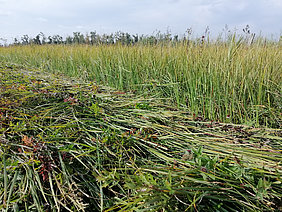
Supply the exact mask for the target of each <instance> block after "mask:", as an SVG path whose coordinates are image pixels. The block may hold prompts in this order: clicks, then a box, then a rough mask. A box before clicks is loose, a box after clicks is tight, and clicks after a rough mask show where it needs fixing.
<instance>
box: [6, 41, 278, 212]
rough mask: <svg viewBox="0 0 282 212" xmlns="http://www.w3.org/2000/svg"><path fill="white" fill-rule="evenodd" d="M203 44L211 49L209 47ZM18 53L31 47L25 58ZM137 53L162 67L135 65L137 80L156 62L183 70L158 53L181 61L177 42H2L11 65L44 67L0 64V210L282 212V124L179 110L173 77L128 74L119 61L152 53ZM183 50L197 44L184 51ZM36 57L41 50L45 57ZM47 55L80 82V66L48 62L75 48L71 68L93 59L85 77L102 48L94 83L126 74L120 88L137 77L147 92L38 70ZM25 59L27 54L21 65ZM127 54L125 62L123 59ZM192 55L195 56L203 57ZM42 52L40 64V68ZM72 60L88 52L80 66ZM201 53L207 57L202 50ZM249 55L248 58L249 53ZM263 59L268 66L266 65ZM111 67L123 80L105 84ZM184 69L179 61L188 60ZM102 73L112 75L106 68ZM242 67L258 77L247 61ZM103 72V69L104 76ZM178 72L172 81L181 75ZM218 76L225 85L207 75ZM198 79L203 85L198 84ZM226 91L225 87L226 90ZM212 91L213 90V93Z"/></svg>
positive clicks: (123, 64) (166, 70) (126, 85)
mask: <svg viewBox="0 0 282 212" xmlns="http://www.w3.org/2000/svg"><path fill="white" fill-rule="evenodd" d="M177 48H180V47H177ZM205 48H211V50H212V49H213V48H215V47H205ZM271 48H274V47H271ZM274 49H275V48H274ZM12 50H13V51H12ZM23 50H24V51H25V52H26V53H25V54H24V55H23V54H22V55H20V52H23ZM54 50H56V51H54ZM63 50H64V51H63ZM71 50H72V51H73V52H72V53H71V52H70V51H71ZM98 50H99V51H98ZM133 50H134V51H136V54H137V55H138V54H141V53H142V54H141V55H142V57H146V58H147V60H149V61H152V62H153V61H154V62H156V63H157V62H159V63H160V64H152V66H151V69H148V70H143V72H141V70H142V69H141V68H140V69H139V71H140V72H141V73H143V74H144V76H146V74H148V77H149V75H150V77H151V75H154V74H156V75H157V74H158V72H159V71H161V69H159V70H158V69H154V68H156V67H161V64H162V63H163V69H162V71H163V73H164V74H165V73H166V74H168V73H170V75H167V76H171V77H176V76H180V75H178V72H177V71H179V69H175V71H176V72H175V74H174V75H173V73H172V71H174V69H173V68H172V67H171V68H169V69H166V68H165V67H166V66H168V65H172V64H170V63H169V57H168V56H167V60H168V61H167V62H164V60H165V59H164V58H166V57H165V54H168V53H169V55H171V56H172V57H173V58H175V57H176V56H175V55H173V54H172V52H173V51H175V53H177V52H178V51H179V50H180V49H176V47H173V48H172V47H170V48H169V52H168V49H166V48H165V50H163V51H164V52H165V53H164V55H161V54H160V52H161V51H162V50H161V48H160V47H159V48H157V49H153V48H151V47H121V46H120V47H118V48H117V47H115V48H114V47H91V48H90V47H86V46H76V47H68V46H58V47H57V46H44V47H33V46H29V47H20V48H14V47H13V48H11V49H9V48H5V49H1V52H4V51H5V52H6V53H5V54H4V53H1V55H5V56H2V57H1V58H2V59H5V58H8V56H7V55H13V54H14V56H10V59H9V60H10V61H13V62H17V63H22V64H29V65H31V66H39V65H40V63H41V65H42V67H41V69H31V68H28V67H27V66H15V65H5V64H2V65H1V68H0V79H1V80H0V145H1V148H0V158H1V160H0V170H1V172H0V210H3V211H47V210H48V211H59V210H62V211H89V210H92V211H254V210H255V211H275V210H276V211H279V210H281V199H282V189H281V174H282V168H281V161H282V156H281V130H279V129H269V128H266V127H264V128H253V127H250V126H244V125H236V124H227V123H219V122H214V121H213V122H212V121H201V120H200V119H201V117H195V116H193V115H192V114H191V113H189V112H188V111H187V110H184V109H181V110H179V109H178V108H177V107H176V106H172V105H171V104H170V102H169V100H170V99H171V97H172V95H173V93H170V92H173V91H175V90H174V89H176V87H174V86H179V85H178V84H174V81H167V83H168V84H169V85H166V86H163V85H160V84H158V83H160V82H161V80H170V79H169V78H168V79H166V78H164V79H163V78H160V77H159V78H155V79H156V80H155V81H154V82H153V81H152V82H150V83H152V84H153V85H154V83H155V84H156V85H154V86H155V88H154V87H145V85H144V83H145V82H146V80H148V79H149V78H147V79H146V78H145V77H143V78H142V77H141V73H139V72H134V74H136V78H134V79H132V78H130V77H129V76H128V75H129V73H131V72H127V71H130V70H131V69H129V68H126V67H127V66H125V64H127V65H129V64H131V63H130V62H133V61H131V60H133V59H134V58H135V60H136V61H135V62H136V65H134V63H132V64H131V65H130V66H136V67H139V66H138V65H140V66H141V67H143V68H144V67H147V66H149V61H147V60H145V61H144V62H146V61H147V63H148V64H142V63H141V61H142V58H141V59H140V58H139V59H140V60H139V59H138V57H137V56H136V57H133V56H132V54H133V52H134V51H133ZM198 50H199V49H198ZM213 50H215V49H213ZM268 50H269V49H268ZM7 51H8V53H7ZM9 51H10V52H9ZM87 51H88V53H86V52H87ZM139 51H140V52H139ZM190 51H196V50H195V49H192V48H191V49H190ZM205 51H206V50H205V49H203V52H205ZM240 51H246V52H248V51H250V50H243V49H241V50H240ZM273 51H274V50H273ZM273 51H271V52H272V54H273ZM106 52H108V53H106ZM118 52H119V53H123V55H122V56H120V55H119V54H117V53H118ZM129 52H130V55H129V54H128V53H129ZM146 52H147V53H148V54H145V53H146ZM205 53H206V54H207V52H205ZM254 53H256V52H255V51H254ZM42 54H46V55H45V56H44V57H43V56H42ZM48 54H50V55H51V57H53V59H50V58H49V59H50V62H49V69H50V70H51V71H53V72H57V73H62V70H65V71H66V70H68V71H67V73H69V74H70V73H72V72H71V70H73V71H76V73H73V76H75V77H76V78H77V76H78V75H79V73H80V72H79V71H78V70H77V69H76V68H73V69H71V68H69V69H68V68H62V67H61V69H60V70H59V69H58V70H57V69H55V67H53V65H55V62H56V61H57V65H61V66H63V65H66V66H67V65H69V64H70V63H69V62H70V61H69V60H70V59H67V58H69V56H70V55H71V54H72V58H73V62H74V65H73V67H78V63H79V64H86V65H87V61H92V60H93V64H92V65H90V64H88V65H89V67H92V68H93V69H89V73H88V72H87V73H88V74H89V75H86V74H83V72H81V73H82V74H81V75H80V76H81V77H87V79H91V77H94V76H95V75H94V73H95V72H94V71H95V70H96V69H94V67H96V66H95V65H94V61H95V60H97V58H98V56H99V55H100V56H101V55H103V57H101V61H100V62H98V64H99V66H97V67H100V71H101V73H100V74H99V75H98V71H97V76H95V79H96V80H97V81H98V77H101V79H100V80H103V82H105V83H106V82H107V83H108V84H110V83H114V82H116V83H117V85H116V86H117V87H119V86H121V85H120V84H119V83H121V82H122V83H123V86H124V87H120V89H122V88H123V89H125V88H127V89H130V90H131V89H132V87H130V86H134V85H133V84H130V83H128V82H129V81H130V80H135V79H137V80H140V82H141V80H142V79H143V80H144V81H143V85H142V86H143V88H142V89H144V90H143V91H145V92H149V91H153V92H152V94H150V95H149V94H148V93H147V95H146V93H145V96H144V93H143V94H142V95H138V94H133V93H131V92H123V91H117V90H114V89H112V88H109V87H104V86H97V84H95V83H93V82H84V81H81V80H77V79H76V78H73V79H69V78H67V77H65V76H60V75H52V74H47V73H46V72H43V70H44V69H45V68H47V63H48V59H47V58H48ZM56 54H57V57H58V59H57V60H55V55H56ZM60 54H61V55H60ZM83 54H87V56H86V55H84V56H82V55H83ZM154 54H160V55H158V57H156V58H158V59H160V61H157V60H156V58H155V56H156V55H154ZM257 54H259V55H260V54H262V52H261V53H257ZM67 55H68V57H67ZM153 55H154V56H153ZM191 55H192V54H191ZM31 56H32V57H31ZM194 56H195V55H194ZM194 56H191V57H194ZM24 57H26V59H28V60H27V61H21V59H23V58H24ZM37 57H38V58H37ZM127 57H128V60H126V59H125V58H127ZM151 57H152V58H151ZM198 57H201V54H200V53H199V54H198ZM253 57H254V56H253ZM273 57H274V58H275V57H277V56H274V55H273ZM32 58H33V59H32ZM39 58H41V59H42V60H41V61H40V62H39V61H38V64H35V62H36V60H37V59H39ZM44 58H45V59H44ZM79 58H80V60H83V58H86V59H85V60H84V62H82V61H80V62H79ZM103 58H104V60H106V61H104V60H103ZM107 58H108V59H107ZM121 58H124V62H121V63H120V64H115V63H112V62H111V61H112V60H118V59H121ZM150 58H151V59H150ZM240 58H241V60H242V61H244V60H245V59H244V57H240ZM254 58H255V57H254ZM16 59H17V61H16ZM43 59H44V60H46V61H45V62H44V61H43ZM64 59H65V60H64ZM201 59H202V60H203V61H204V57H202V58H201ZM218 60H219V59H218ZM63 61H66V63H63ZM274 61H275V60H274V59H273V60H272V63H274ZM245 62H246V63H248V61H247V60H246V61H245ZM276 62H277V63H278V61H276ZM6 64H7V63H6ZM102 64H104V65H105V67H104V65H102ZM164 64H166V65H164ZM173 64H178V63H173ZM189 64H190V62H188V60H187V65H189ZM251 64H253V63H251ZM268 64H269V66H270V62H269V63H268ZM274 64H275V63H274ZM106 65H108V66H106ZM142 65H143V66H142ZM190 65H191V66H192V67H194V66H195V67H196V66H197V65H196V64H194V65H193V64H192V63H191V64H190ZM112 66H113V67H116V66H117V67H120V68H121V69H120V70H119V72H117V73H118V76H121V75H122V77H124V78H127V77H128V78H127V79H128V80H121V81H119V80H115V81H114V80H110V79H111V78H110V77H109V76H110V75H111V74H114V73H116V72H114V70H112V69H110V67H112ZM180 66H182V67H184V65H183V64H182V65H181V64H180ZM198 66H201V65H200V64H198ZM218 66H219V67H220V66H223V64H218ZM242 66H243V62H242ZM97 67H96V68H97ZM185 67H186V66H185ZM192 67H191V68H192ZM243 67H245V66H243ZM273 67H274V65H273ZM81 68H82V67H81ZM124 69H125V70H124ZM55 70H57V71H55ZM82 70H83V68H82ZM106 70H107V71H108V72H107V75H106V74H105V72H102V71H106ZM152 70H154V71H152ZM187 70H192V69H186V71H187ZM197 70H199V71H202V73H201V74H204V73H207V72H204V70H206V68H204V67H202V68H199V69H197ZM207 70H209V69H207ZM232 70H233V69H232ZM264 70H265V71H266V70H268V69H266V68H265V69H264ZM91 71H93V73H91ZM221 71H222V72H223V70H221ZM224 71H225V70H224ZM233 71H234V70H233ZM238 71H239V70H238ZM124 72H126V73H128V74H125V73H124ZM217 72H220V71H219V70H217ZM249 72H250V74H251V75H252V76H253V75H255V74H254V72H251V69H250V70H249ZM192 73H193V72H191V73H190V74H191V76H192ZM123 74H124V75H123ZM132 74H133V73H132ZM139 74H140V76H139ZM201 74H200V73H197V76H199V77H200V78H201V79H197V81H196V82H201V80H203V79H206V80H207V82H211V81H208V79H207V78H205V77H204V76H201ZM210 74H213V73H210ZM226 75H227V73H226ZM103 76H107V77H105V78H104V79H102V77H103ZM137 76H139V77H140V78H138V77H137ZM159 76H162V75H159ZM224 76H225V74H224ZM225 77H226V76H225ZM253 77H255V76H253ZM258 77H259V76H258ZM268 77H270V76H268ZM259 78H260V77H259ZM92 79H93V78H92ZM117 79H120V78H118V77H117ZM274 79H275V78H273V80H274ZM107 80H108V81H107ZM174 80H175V82H176V81H178V80H180V78H175V79H174ZM186 80H189V78H187V79H186ZM198 80H199V81H198ZM215 80H216V82H217V83H223V82H222V80H219V79H217V78H213V81H215ZM117 81H118V82H117ZM99 82H101V81H99ZM196 82H195V83H196ZM250 82H251V81H250ZM146 83H149V82H146ZM253 83H254V82H253ZM137 84H140V83H139V82H138V83H136V85H137ZM141 84H142V83H141ZM229 84H233V83H232V81H231V80H230V81H229V82H228V83H227V82H226V86H228V85H229ZM213 85H214V84H213ZM170 86H172V87H170ZM186 86H188V84H186ZM191 86H192V85H191ZM197 86H198V88H199V89H204V88H205V87H204V85H203V84H201V86H200V85H198V84H197ZM207 86H208V84H207ZM245 86H247V87H249V86H250V85H245ZM192 87H193V86H192ZM170 88H171V90H170ZM271 88H272V89H274V88H275V86H273V87H271ZM140 89H141V88H140ZM218 89H219V88H218ZM226 89H227V88H226ZM263 89H264V88H263V86H262V88H260V89H258V90H261V91H257V90H256V89H253V90H252V95H255V93H256V92H258V93H261V94H260V96H263V95H262V93H263V92H262V90H263ZM222 90H223V91H222V92H224V91H225V90H224V88H223V89H222ZM164 91H165V92H164ZM196 91H197V90H194V92H196ZM201 91H203V90H201ZM139 92H141V90H139ZM178 92H179V96H181V95H184V93H182V91H181V90H180V89H179V90H178ZM197 92H200V91H197ZM214 92H215V93H216V94H220V91H219V90H218V91H214ZM137 93H138V92H137ZM181 93H182V94H181ZM153 95H155V96H153ZM195 95H198V94H195ZM215 98H217V97H215ZM218 98H219V97H218ZM228 98H229V96H226V97H225V101H226V104H227V105H229V104H231V105H232V102H228ZM238 98H239V97H238ZM240 98H241V97H240ZM175 100H176V99H175ZM179 101H180V102H181V98H180V99H179ZM203 101H204V100H203ZM254 101H255V98H254ZM276 101H278V100H277V99H276ZM164 102H166V104H165V103H164ZM180 102H179V104H181V103H180ZM274 102H275V101H273V102H270V103H271V105H270V106H269V107H274V106H273V104H274ZM233 104H234V105H236V104H235V103H233ZM234 107H235V106H234Z"/></svg>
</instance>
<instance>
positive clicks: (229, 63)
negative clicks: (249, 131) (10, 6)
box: [0, 36, 282, 128]
mask: <svg viewBox="0 0 282 212" xmlns="http://www.w3.org/2000/svg"><path fill="white" fill-rule="evenodd" d="M281 52H282V51H281V44H280V43H278V42H277V43H275V42H271V43H268V42H262V40H258V41H257V42H254V43H252V44H251V45H249V44H247V43H246V42H244V40H243V39H241V38H236V37H235V36H234V37H233V39H230V40H229V41H228V42H214V43H212V42H208V41H205V40H201V41H189V40H187V41H185V42H184V41H183V42H177V43H173V42H172V43H170V42H169V43H160V44H157V45H141V44H136V45H129V46H128V45H121V44H119V43H117V44H112V45H105V44H103V45H96V46H90V45H43V46H32V45H28V46H11V47H7V48H1V49H0V60H1V61H9V62H13V63H18V64H25V65H28V66H32V67H37V68H40V69H42V70H44V71H49V72H51V73H62V74H64V75H67V76H72V77H77V78H80V79H83V80H85V81H90V82H91V81H92V82H97V83H98V84H103V85H108V86H111V87H115V88H117V89H119V90H123V91H134V92H136V93H139V94H146V93H149V94H150V95H153V96H155V97H160V98H167V99H169V101H171V102H172V104H174V105H177V106H178V107H186V108H188V109H189V111H191V112H192V113H194V114H195V117H199V116H200V117H203V118H204V119H209V120H215V121H224V122H232V123H241V124H242V123H245V124H248V125H252V126H259V125H264V126H268V127H276V128H277V127H280V126H281V105H282V101H281V99H282V98H281V82H282V79H281V66H282V62H281V61H282V57H281ZM166 101H167V100H166Z"/></svg>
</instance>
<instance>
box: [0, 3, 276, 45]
mask: <svg viewBox="0 0 282 212" xmlns="http://www.w3.org/2000/svg"><path fill="white" fill-rule="evenodd" d="M247 24H248V25H250V29H251V31H252V32H256V33H260V32H262V33H263V34H264V35H267V36H271V35H273V36H274V37H277V38H278V37H279V36H280V35H281V32H282V0H0V26H1V30H0V38H6V39H9V40H10V39H11V38H12V37H18V38H19V37H20V36H22V35H24V34H28V35H30V36H32V37H34V36H35V35H36V34H38V33H39V32H43V33H44V34H46V35H54V34H60V35H63V36H66V35H71V34H72V32H77V31H79V32H83V33H86V32H91V31H97V32H98V33H111V32H116V31H123V32H129V33H138V34H152V33H153V32H154V31H156V30H160V31H162V32H166V31H167V29H169V30H170V31H171V32H172V34H175V33H177V34H183V33H185V31H186V29H187V28H190V27H192V29H193V32H194V35H195V36H197V35H200V34H201V33H203V32H204V30H205V28H206V27H207V26H209V28H210V32H211V34H212V35H218V34H219V33H220V32H222V30H223V29H224V27H225V25H228V27H229V29H230V30H232V31H234V30H235V29H237V30H238V31H239V32H242V29H243V28H244V27H245V26H246V25H247ZM0 42H1V41H0Z"/></svg>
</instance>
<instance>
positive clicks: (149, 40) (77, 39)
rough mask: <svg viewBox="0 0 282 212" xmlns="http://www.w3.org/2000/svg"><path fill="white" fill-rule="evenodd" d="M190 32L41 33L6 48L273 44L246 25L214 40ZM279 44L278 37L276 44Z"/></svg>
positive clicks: (15, 41)
mask: <svg viewBox="0 0 282 212" xmlns="http://www.w3.org/2000/svg"><path fill="white" fill-rule="evenodd" d="M192 34H193V33H192V29H191V28H189V29H187V31H186V32H185V33H184V34H183V35H181V36H179V35H173V34H171V33H170V32H169V31H167V32H166V33H162V32H160V31H159V32H157V33H155V34H153V35H138V34H129V33H127V32H121V31H118V32H116V33H111V34H101V35H100V34H98V33H97V32H96V31H93V32H90V33H86V34H83V33H81V32H73V34H72V35H69V36H66V37H65V38H64V37H63V36H61V35H52V36H50V35H49V36H47V35H45V34H44V33H42V32H40V33H39V34H38V35H36V36H35V37H30V36H28V35H23V36H22V37H21V38H20V39H18V38H14V41H13V42H12V44H10V45H45V44H67V45H71V44H88V45H100V44H106V45H112V44H122V45H135V44H144V45H157V44H168V43H169V44H175V43H180V42H182V43H185V44H186V43H190V42H192V43H194V44H203V43H210V42H216V43H229V41H231V40H232V39H234V36H235V37H236V40H240V42H244V43H246V44H248V45H250V44H253V43H254V42H258V41H259V42H263V43H266V42H275V41H273V40H268V39H266V38H264V37H261V36H256V34H255V33H252V32H251V31H250V27H249V25H247V26H246V27H245V28H244V29H243V30H242V33H241V34H240V33H238V32H237V33H234V32H231V31H230V30H228V29H226V30H225V31H224V32H223V33H221V34H219V36H217V37H216V38H214V39H210V31H209V28H207V29H206V30H205V32H204V33H203V34H202V35H200V36H199V37H196V38H195V37H193V35H192ZM281 41H282V37H281V36H280V40H279V42H281Z"/></svg>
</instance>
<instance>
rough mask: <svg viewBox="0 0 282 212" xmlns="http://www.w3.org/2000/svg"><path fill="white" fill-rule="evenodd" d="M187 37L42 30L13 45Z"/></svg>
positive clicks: (148, 41) (161, 40)
mask: <svg viewBox="0 0 282 212" xmlns="http://www.w3.org/2000/svg"><path fill="white" fill-rule="evenodd" d="M186 39H187V37H186V36H183V37H182V38H181V39H179V36H178V35H174V36H172V34H170V33H160V32H159V33H157V34H156V35H150V36H148V35H138V34H134V35H132V34H129V33H125V32H120V31H119V32H116V33H111V34H102V35H100V34H98V33H97V32H96V31H94V32H90V33H86V34H83V33H81V32H73V35H71V36H70V35H69V36H67V37H65V38H64V37H63V36H61V35H53V36H46V35H45V34H44V33H42V32H40V33H39V34H38V35H36V36H35V37H34V38H33V37H29V36H28V35H23V36H22V37H21V38H20V39H17V38H15V39H14V42H13V44H12V45H30V44H35V45H44V44H88V45H100V44H109V45H111V44H117V43H120V44H122V45H134V44H137V43H142V44H151V45H154V44H158V43H168V42H179V41H180V40H186Z"/></svg>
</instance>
